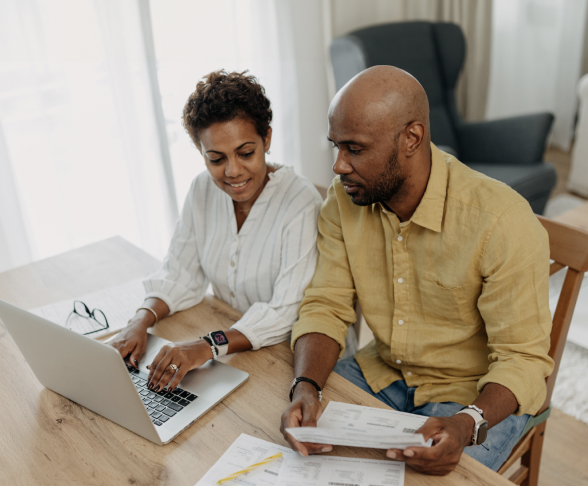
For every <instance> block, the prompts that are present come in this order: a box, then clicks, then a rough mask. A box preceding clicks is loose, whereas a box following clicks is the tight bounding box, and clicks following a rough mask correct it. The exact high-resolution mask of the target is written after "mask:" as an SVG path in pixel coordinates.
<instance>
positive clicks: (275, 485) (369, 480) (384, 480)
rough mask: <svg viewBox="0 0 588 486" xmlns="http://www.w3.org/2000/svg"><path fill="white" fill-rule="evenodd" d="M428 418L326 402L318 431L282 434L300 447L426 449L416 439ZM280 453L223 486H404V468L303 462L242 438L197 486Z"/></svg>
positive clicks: (341, 460) (326, 459) (314, 459)
mask: <svg viewBox="0 0 588 486" xmlns="http://www.w3.org/2000/svg"><path fill="white" fill-rule="evenodd" d="M427 418H428V417H424V416H422V415H413V414H410V413H403V412H396V411H395V410H382V409H379V408H371V407H362V406H361V405H352V404H349V403H340V402H329V404H328V405H327V408H325V411H324V412H323V414H322V415H321V417H320V419H319V420H318V427H298V428H292V429H286V430H287V431H288V432H289V433H290V434H292V436H293V437H294V438H295V439H297V440H299V441H301V442H313V443H318V444H331V445H345V446H355V447H373V448H378V449H389V448H395V449H404V448H406V447H409V446H417V447H429V446H430V445H431V441H430V440H429V441H427V442H425V441H424V440H423V436H422V434H415V431H416V430H418V429H419V428H420V427H421V426H422V425H423V424H424V423H425V422H426V420H427ZM278 453H282V457H280V458H279V459H276V460H274V461H273V462H270V463H267V464H263V465H262V466H260V467H258V468H256V469H254V470H252V471H250V472H247V473H245V474H242V475H240V476H237V477H236V478H234V479H232V480H230V481H228V482H227V483H226V484H227V486H229V485H233V484H235V485H237V484H240V485H242V486H270V485H271V486H322V485H342V486H402V485H403V484H404V463H403V462H395V461H388V460H384V461H377V460H373V459H359V458H351V457H336V456H322V455H313V456H309V457H302V456H300V455H299V454H298V453H297V452H294V451H293V450H292V449H290V448H289V447H284V446H280V445H277V444H272V443H271V442H267V441H265V440H261V439H258V438H256V437H251V436H249V435H246V434H241V435H240V437H239V438H238V439H237V440H236V441H235V442H234V443H233V444H232V445H231V447H229V449H228V450H227V452H225V453H224V454H223V456H222V457H221V458H220V459H219V460H218V461H217V462H216V464H215V465H214V466H213V467H212V468H211V469H210V470H209V471H208V472H207V473H206V475H205V476H204V477H203V478H202V479H201V480H200V481H198V483H197V484H196V486H213V485H215V484H216V482H217V481H218V480H220V479H223V478H226V477H228V476H231V475H232V474H234V473H236V472H238V471H241V470H243V469H247V468H248V467H249V466H251V465H252V464H256V463H258V462H262V461H263V460H264V459H266V458H268V457H270V456H273V455H275V454H278Z"/></svg>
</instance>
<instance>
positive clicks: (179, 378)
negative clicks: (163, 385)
mask: <svg viewBox="0 0 588 486" xmlns="http://www.w3.org/2000/svg"><path fill="white" fill-rule="evenodd" d="M188 371H190V370H189V368H188V367H187V366H182V365H181V364H180V365H178V371H176V376H174V377H173V379H172V381H171V382H170V383H169V384H168V385H167V391H168V392H172V391H174V390H175V389H176V388H177V386H178V385H179V384H180V382H181V381H182V380H183V379H184V376H186V373H188Z"/></svg>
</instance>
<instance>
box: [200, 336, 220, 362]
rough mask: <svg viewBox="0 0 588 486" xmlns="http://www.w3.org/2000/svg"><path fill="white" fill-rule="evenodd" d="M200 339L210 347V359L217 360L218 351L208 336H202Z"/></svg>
mask: <svg viewBox="0 0 588 486" xmlns="http://www.w3.org/2000/svg"><path fill="white" fill-rule="evenodd" d="M200 339H204V340H205V341H206V342H207V343H208V344H209V345H210V349H212V359H214V360H216V359H218V351H217V350H216V346H215V345H214V344H213V342H212V339H210V336H202V337H201V338H200Z"/></svg>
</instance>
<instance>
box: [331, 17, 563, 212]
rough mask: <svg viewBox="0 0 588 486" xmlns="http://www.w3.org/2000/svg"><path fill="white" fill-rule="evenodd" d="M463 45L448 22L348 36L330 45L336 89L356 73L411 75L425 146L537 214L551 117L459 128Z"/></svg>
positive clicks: (548, 172) (548, 181) (546, 181)
mask: <svg viewBox="0 0 588 486" xmlns="http://www.w3.org/2000/svg"><path fill="white" fill-rule="evenodd" d="M465 51H466V45H465V38H464V36H463V33H462V31H461V28H460V27H459V26H458V25H456V24H451V23H444V22H439V23H431V22H400V23H389V24H380V25H376V26H373V27H368V28H365V29H360V30H356V31H355V32H352V33H350V34H349V35H346V36H344V37H339V38H337V39H335V40H333V42H332V43H331V60H332V63H333V70H334V74H335V82H336V85H337V89H340V88H341V87H343V85H344V84H345V83H347V81H349V80H350V79H351V78H352V77H353V76H355V75H356V74H358V73H359V72H361V71H363V70H364V69H366V68H368V67H371V66H376V65H383V64H384V65H392V66H396V67H399V68H401V69H404V70H405V71H408V72H409V73H410V74H412V75H413V76H414V77H415V78H417V79H418V80H419V82H420V83H421V84H422V85H423V88H424V89H425V91H426V93H427V96H428V98H429V106H430V119H431V139H432V141H433V143H435V144H436V145H437V146H439V147H440V148H441V149H442V150H446V151H448V152H451V153H453V154H454V155H456V156H457V157H458V158H459V159H460V160H461V161H462V162H464V163H465V164H467V165H468V166H470V167H471V168H472V169H475V170H477V171H479V172H482V173H483V174H486V175H488V176H490V177H492V178H494V179H498V180H499V181H502V182H504V183H506V184H508V185H509V186H510V187H512V188H513V189H515V190H516V191H517V192H519V193H520V194H521V195H522V196H523V197H524V198H526V199H527V201H529V204H530V205H531V207H532V208H533V211H534V212H535V213H537V214H543V210H544V209H545V205H546V203H547V199H548V198H549V194H550V193H551V190H552V189H553V187H554V186H555V183H556V174H555V169H554V167H553V165H551V164H550V163H548V162H543V161H542V158H543V152H544V150H545V142H546V138H547V134H548V133H549V129H550V127H551V124H552V122H553V115H552V114H551V113H538V114H536V115H526V116H518V117H513V118H506V119H503V120H493V121H484V122H477V123H466V122H464V121H463V120H462V118H461V117H460V115H459V113H458V111H457V107H456V103H455V85H456V83H457V77H458V75H459V72H460V70H461V68H462V66H463V63H464V59H465Z"/></svg>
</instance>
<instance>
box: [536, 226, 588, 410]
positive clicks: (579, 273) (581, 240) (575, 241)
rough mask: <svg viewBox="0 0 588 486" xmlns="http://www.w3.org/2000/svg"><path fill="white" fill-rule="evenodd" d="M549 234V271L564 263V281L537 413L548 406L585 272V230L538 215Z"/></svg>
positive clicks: (587, 244) (587, 252) (587, 263)
mask: <svg viewBox="0 0 588 486" xmlns="http://www.w3.org/2000/svg"><path fill="white" fill-rule="evenodd" d="M537 217H538V218H539V221H540V222H541V224H542V225H543V227H544V228H545V229H546V230H547V233H548V234H549V249H550V256H551V259H552V260H553V263H552V264H551V269H550V272H549V273H550V275H553V274H554V273H556V272H558V271H560V270H561V271H563V269H564V268H565V267H567V273H566V277H565V280H564V284H563V287H562V290H561V293H560V295H559V299H558V302H557V307H556V309H555V314H554V315H553V327H552V329H551V347H550V348H549V356H550V357H551V358H552V359H553V360H554V361H555V367H554V369H553V373H552V374H551V376H549V377H547V397H546V399H545V403H544V404H543V406H542V407H541V410H540V411H539V413H541V412H543V411H544V410H546V409H547V408H548V407H549V404H550V403H551V395H552V393H553V387H554V386H555V380H556V378H557V372H558V371H559V363H560V361H561V356H562V354H563V350H564V347H565V343H566V338H567V335H568V330H569V328H570V323H571V321H572V315H573V313H574V308H575V306H576V301H577V300H578V294H579V292H580V287H581V286H582V279H583V278H584V273H585V272H586V271H588V231H584V230H581V229H579V228H574V227H572V226H569V225H567V224H564V223H559V222H557V221H553V220H551V219H547V218H544V217H542V216H537Z"/></svg>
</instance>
